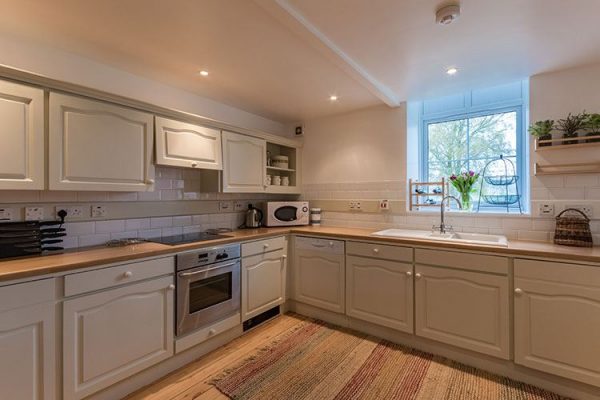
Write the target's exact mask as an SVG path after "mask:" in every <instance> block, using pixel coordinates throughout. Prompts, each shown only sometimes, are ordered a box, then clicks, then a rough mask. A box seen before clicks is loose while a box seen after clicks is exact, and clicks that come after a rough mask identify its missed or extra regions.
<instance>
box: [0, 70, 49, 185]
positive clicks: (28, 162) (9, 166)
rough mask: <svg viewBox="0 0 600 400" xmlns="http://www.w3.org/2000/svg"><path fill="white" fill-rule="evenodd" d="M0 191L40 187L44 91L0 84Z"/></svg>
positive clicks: (42, 183)
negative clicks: (0, 142)
mask: <svg viewBox="0 0 600 400" xmlns="http://www.w3.org/2000/svg"><path fill="white" fill-rule="evenodd" d="M0 137H1V138H2V145H0V190H2V189H43V188H44V165H45V162H44V92H43V91H42V90H41V89H36V88H33V87H29V86H24V85H18V84H15V83H11V82H3V81H0Z"/></svg>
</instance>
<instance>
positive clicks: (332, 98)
mask: <svg viewBox="0 0 600 400" xmlns="http://www.w3.org/2000/svg"><path fill="white" fill-rule="evenodd" d="M329 100H331V101H337V96H336V95H333V96H329Z"/></svg>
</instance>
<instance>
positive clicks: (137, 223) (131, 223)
mask: <svg viewBox="0 0 600 400" xmlns="http://www.w3.org/2000/svg"><path fill="white" fill-rule="evenodd" d="M141 229H150V218H135V219H127V220H125V230H126V231H139V230H141Z"/></svg>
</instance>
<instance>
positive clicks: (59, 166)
mask: <svg viewBox="0 0 600 400" xmlns="http://www.w3.org/2000/svg"><path fill="white" fill-rule="evenodd" d="M153 125H154V123H153V118H152V115H150V114H146V113H143V112H139V111H135V110H131V109H128V108H125V107H119V106H116V105H112V104H108V103H103V102H100V101H92V100H86V99H83V98H79V97H74V96H66V95H62V94H57V93H51V94H50V141H49V186H50V189H52V190H108V191H149V190H153V188H154V166H153V165H152V163H151V161H152V144H153V132H154V129H153Z"/></svg>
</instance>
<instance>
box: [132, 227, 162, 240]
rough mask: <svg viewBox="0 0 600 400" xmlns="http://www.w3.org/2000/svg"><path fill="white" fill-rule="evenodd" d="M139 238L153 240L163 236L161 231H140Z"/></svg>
mask: <svg viewBox="0 0 600 400" xmlns="http://www.w3.org/2000/svg"><path fill="white" fill-rule="evenodd" d="M138 236H139V237H140V238H142V239H153V238H157V237H161V236H162V230H161V229H143V230H140V231H138Z"/></svg>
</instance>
